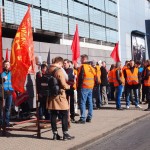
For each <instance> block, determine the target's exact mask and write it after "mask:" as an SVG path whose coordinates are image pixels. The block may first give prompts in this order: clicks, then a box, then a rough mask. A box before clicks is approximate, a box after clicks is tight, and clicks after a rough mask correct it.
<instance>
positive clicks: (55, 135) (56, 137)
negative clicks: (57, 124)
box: [53, 133, 62, 141]
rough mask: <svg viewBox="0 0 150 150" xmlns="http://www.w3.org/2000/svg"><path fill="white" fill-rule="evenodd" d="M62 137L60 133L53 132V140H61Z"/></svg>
mask: <svg viewBox="0 0 150 150" xmlns="http://www.w3.org/2000/svg"><path fill="white" fill-rule="evenodd" d="M61 138H62V137H61V136H60V135H59V134H58V133H54V134H53V140H54V141H55V140H60V139H61Z"/></svg>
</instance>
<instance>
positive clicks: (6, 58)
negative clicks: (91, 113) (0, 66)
mask: <svg viewBox="0 0 150 150" xmlns="http://www.w3.org/2000/svg"><path fill="white" fill-rule="evenodd" d="M5 60H8V48H7V49H6V56H5Z"/></svg>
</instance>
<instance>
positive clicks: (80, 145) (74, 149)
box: [68, 113, 150, 150]
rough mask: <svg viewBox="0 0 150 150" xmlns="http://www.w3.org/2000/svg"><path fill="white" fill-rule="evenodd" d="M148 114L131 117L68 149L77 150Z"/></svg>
mask: <svg viewBox="0 0 150 150" xmlns="http://www.w3.org/2000/svg"><path fill="white" fill-rule="evenodd" d="M148 116H150V113H147V114H145V115H142V116H140V117H137V118H135V119H133V120H131V121H129V122H127V123H124V124H122V125H120V126H118V127H115V128H114V129H111V130H110V131H107V132H105V133H103V134H101V135H98V136H96V137H94V138H92V139H90V140H87V141H86V142H83V143H81V144H78V145H76V146H73V147H72V148H69V149H68V150H78V149H80V148H84V147H85V145H90V144H91V143H93V142H95V141H97V140H99V139H100V138H104V137H106V136H107V135H109V134H112V133H114V132H116V131H117V130H119V129H122V128H124V127H126V126H128V125H130V124H132V123H135V122H136V121H139V120H141V119H144V118H146V117H148Z"/></svg>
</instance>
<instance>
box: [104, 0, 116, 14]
mask: <svg viewBox="0 0 150 150" xmlns="http://www.w3.org/2000/svg"><path fill="white" fill-rule="evenodd" d="M105 5H106V12H109V13H111V14H113V15H117V4H115V3H113V2H111V1H109V0H106V1H105Z"/></svg>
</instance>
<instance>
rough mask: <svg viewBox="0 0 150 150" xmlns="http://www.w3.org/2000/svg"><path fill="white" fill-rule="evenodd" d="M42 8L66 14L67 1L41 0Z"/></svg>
mask: <svg viewBox="0 0 150 150" xmlns="http://www.w3.org/2000/svg"><path fill="white" fill-rule="evenodd" d="M41 6H42V7H43V8H46V9H49V10H52V11H55V12H59V13H63V14H67V0H41Z"/></svg>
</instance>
